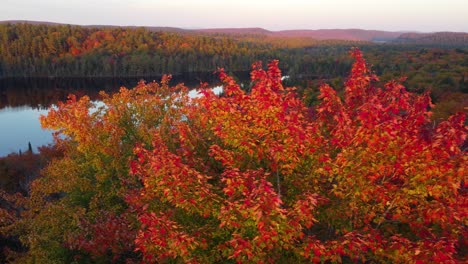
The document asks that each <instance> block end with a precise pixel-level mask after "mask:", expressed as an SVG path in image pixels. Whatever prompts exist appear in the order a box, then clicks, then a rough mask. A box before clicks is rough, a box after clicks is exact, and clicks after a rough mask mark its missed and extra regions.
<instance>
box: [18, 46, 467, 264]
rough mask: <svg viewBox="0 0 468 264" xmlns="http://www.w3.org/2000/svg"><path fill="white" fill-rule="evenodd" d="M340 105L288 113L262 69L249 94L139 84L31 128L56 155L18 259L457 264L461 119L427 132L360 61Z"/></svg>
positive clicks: (462, 220) (324, 100)
mask: <svg viewBox="0 0 468 264" xmlns="http://www.w3.org/2000/svg"><path fill="white" fill-rule="evenodd" d="M351 54H352V56H353V57H354V59H355V63H354V65H353V68H352V69H351V74H350V76H349V78H348V80H347V81H346V83H345V91H344V94H342V95H341V94H338V93H337V92H336V91H335V90H334V89H333V88H331V87H330V86H328V85H323V86H321V87H320V95H319V99H320V103H319V104H318V105H317V106H316V107H313V108H308V107H306V106H305V105H304V103H303V102H302V100H301V98H299V97H298V96H297V94H296V93H295V90H294V88H286V87H284V86H283V85H282V81H281V78H282V75H281V71H280V70H279V68H278V61H272V62H270V63H269V64H268V68H267V70H264V69H263V68H262V65H261V64H260V63H255V64H254V65H253V69H252V72H251V84H250V89H249V90H250V92H246V91H245V90H244V89H242V88H241V85H239V84H237V83H236V82H235V81H234V79H233V78H232V77H231V76H229V75H227V74H226V73H225V72H224V70H222V69H221V70H220V71H219V76H220V79H221V81H222V82H223V88H224V93H223V94H222V95H221V96H218V95H215V94H214V92H213V91H211V90H210V89H201V90H200V93H201V94H202V95H203V96H200V97H198V98H190V97H189V96H188V91H187V89H186V88H185V87H183V86H181V85H179V86H176V87H169V85H168V81H169V79H167V78H165V79H163V81H162V83H161V84H157V83H149V84H144V83H140V84H139V85H138V86H137V87H135V88H134V89H132V90H127V89H122V90H121V91H120V93H117V94H115V95H113V96H109V95H103V97H104V99H103V104H102V105H96V104H94V103H93V102H91V101H90V100H89V98H87V97H83V98H81V99H76V98H74V97H71V98H70V100H69V101H68V102H66V103H63V104H59V106H58V107H57V109H52V110H50V112H49V114H48V116H47V117H43V118H42V120H41V121H42V124H43V126H44V127H47V128H52V129H55V130H57V131H58V134H57V137H56V142H57V144H58V145H59V146H60V147H61V148H63V149H64V153H65V154H64V156H63V157H62V158H58V159H55V160H54V161H53V162H51V163H50V165H49V166H48V167H47V168H46V169H45V170H44V172H43V174H44V176H43V177H41V178H40V179H38V180H36V181H35V182H34V183H33V186H32V192H31V197H30V199H29V201H28V202H25V207H26V208H27V209H28V210H25V212H24V215H23V217H22V218H21V220H19V221H18V222H17V223H16V230H17V234H19V235H20V238H21V239H22V241H23V243H25V244H26V245H27V246H28V248H29V251H28V254H26V255H22V256H17V258H18V259H19V260H23V261H29V262H34V261H38V260H51V259H54V260H55V261H59V262H60V261H75V262H83V263H87V262H89V261H96V262H99V261H107V262H127V263H132V262H139V261H143V262H145V263H159V262H168V261H171V260H173V261H175V262H188V263H216V262H238V263H299V262H315V263H317V262H366V261H369V262H371V263H374V262H376V263H457V262H460V263H461V262H463V261H466V249H465V248H466V247H467V241H466V238H465V237H467V236H468V229H467V213H468V209H467V208H468V207H467V189H466V185H465V180H466V179H465V177H466V176H465V175H466V171H465V168H467V167H468V159H467V156H466V149H462V147H463V146H465V148H466V133H467V127H466V126H465V117H464V115H463V114H457V115H454V116H452V117H450V118H449V119H448V120H446V121H443V122H441V123H439V124H437V125H435V124H433V123H432V122H431V121H430V115H431V112H430V111H429V109H430V107H432V105H431V101H430V98H429V96H428V95H427V94H423V95H416V94H413V93H409V92H408V91H406V90H405V88H404V87H403V86H402V85H401V84H400V83H399V82H398V81H392V82H389V83H387V84H386V85H385V86H384V87H376V86H374V83H375V81H377V80H378V77H377V76H375V75H373V74H372V72H371V71H370V69H369V68H368V67H367V65H366V63H365V61H364V59H363V57H362V54H361V52H360V51H359V50H358V49H353V50H352V52H351Z"/></svg>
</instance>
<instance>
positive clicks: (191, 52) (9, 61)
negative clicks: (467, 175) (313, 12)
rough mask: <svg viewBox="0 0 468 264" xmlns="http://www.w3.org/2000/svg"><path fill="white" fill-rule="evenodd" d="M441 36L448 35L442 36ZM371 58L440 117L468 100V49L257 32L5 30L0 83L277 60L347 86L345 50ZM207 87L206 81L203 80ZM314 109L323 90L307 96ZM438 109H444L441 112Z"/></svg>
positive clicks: (299, 77) (305, 82) (313, 79)
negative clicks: (428, 100)
mask: <svg viewBox="0 0 468 264" xmlns="http://www.w3.org/2000/svg"><path fill="white" fill-rule="evenodd" d="M440 36H441V37H442V36H444V35H440ZM351 46H359V47H361V49H362V50H363V51H365V52H366V54H367V56H368V58H369V62H370V63H371V64H372V66H373V69H374V70H375V72H376V73H377V74H379V75H380V76H381V78H382V81H383V82H385V81H389V80H391V79H398V78H401V77H407V79H406V81H405V84H406V85H407V86H408V87H410V89H412V91H415V92H420V93H421V92H425V91H430V92H431V96H432V99H433V100H434V102H437V103H441V104H440V109H438V110H437V111H436V112H437V114H436V115H435V116H436V117H446V116H448V115H449V114H451V113H454V112H455V111H457V110H460V109H462V108H463V105H466V104H467V100H468V96H467V92H468V74H467V73H468V56H467V54H468V49H467V47H466V46H460V47H458V48H454V47H452V48H447V47H434V46H427V45H426V46H422V45H409V44H391V43H389V44H372V43H368V42H350V41H317V40H313V39H310V38H292V37H291V38H285V37H283V38H281V37H272V36H265V35H261V34H258V35H252V34H237V35H229V34H208V33H195V32H167V31H151V30H149V29H145V28H118V27H115V28H102V27H79V26H70V25H59V26H50V25H32V24H4V25H0V77H3V78H6V77H25V76H26V77H39V76H40V77H104V76H105V77H119V78H122V77H126V76H127V77H128V76H139V77H146V78H150V77H151V79H155V78H159V77H160V76H162V75H163V74H166V73H170V74H173V75H178V74H182V73H183V74H187V73H189V74H198V73H207V72H208V73H212V72H213V71H215V70H216V69H217V68H218V67H224V68H226V69H227V70H228V71H229V72H236V71H248V70H249V68H250V63H251V62H252V61H258V60H260V61H268V60H271V59H279V60H280V66H281V67H282V68H283V69H284V71H285V73H286V74H287V75H289V76H291V79H290V82H289V84H290V85H295V86H298V87H299V88H300V89H304V88H306V87H311V86H315V87H316V86H318V85H319V84H321V83H323V82H324V81H326V82H330V83H333V85H334V86H335V87H337V89H338V90H340V87H341V88H342V87H343V83H344V78H345V76H346V72H347V71H348V69H349V68H350V66H351V60H350V59H349V57H348V56H347V50H349V48H350V47H351ZM203 81H206V80H203ZM301 92H304V93H305V94H306V96H307V97H308V99H307V100H308V101H309V102H310V103H314V102H316V101H315V99H314V98H315V97H314V96H315V95H316V93H317V91H313V90H307V91H306V90H303V91H301ZM439 110H440V111H439Z"/></svg>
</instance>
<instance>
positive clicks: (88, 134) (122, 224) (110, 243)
mask: <svg viewBox="0 0 468 264" xmlns="http://www.w3.org/2000/svg"><path fill="white" fill-rule="evenodd" d="M168 82H169V78H164V79H163V80H162V82H161V84H158V83H154V82H153V83H148V84H144V83H143V82H142V83H140V84H138V86H137V87H135V88H134V89H131V90H128V89H125V88H121V90H120V92H119V93H117V94H114V95H112V96H109V95H107V94H104V93H103V94H102V102H92V101H90V99H89V98H88V97H87V96H85V97H82V98H80V99H77V98H76V97H75V96H70V98H69V100H68V101H67V102H65V103H59V104H58V105H57V107H56V108H53V109H51V110H50V111H49V113H48V115H47V116H43V117H41V123H42V125H43V127H44V128H49V129H54V130H55V131H56V132H55V141H56V145H57V147H58V148H60V149H61V150H63V153H64V154H63V157H61V158H56V159H54V160H52V162H50V163H49V164H48V166H46V168H45V169H44V170H43V172H42V174H43V176H42V177H40V178H39V179H37V180H36V181H34V182H33V184H32V186H31V191H30V197H29V199H28V200H27V202H26V203H25V205H24V207H25V208H26V209H27V210H25V211H24V212H23V215H22V218H21V220H20V221H18V222H16V224H15V227H14V229H16V231H15V232H16V234H17V235H19V237H20V239H21V241H22V242H23V244H25V246H27V247H28V252H27V254H25V255H24V256H16V258H17V261H19V262H22V263H55V262H57V263H70V262H73V261H79V262H83V263H89V262H91V261H93V262H94V261H97V262H102V261H110V260H112V261H114V262H118V261H123V260H125V259H134V258H137V257H138V255H137V254H135V253H134V252H133V247H134V237H135V234H136V230H137V227H138V225H136V223H137V222H136V221H135V220H134V219H135V217H134V216H133V215H132V214H131V212H129V211H128V206H127V204H126V202H125V196H126V195H127V192H129V191H130V190H132V189H134V188H139V187H140V184H139V182H138V181H135V180H134V177H128V175H129V167H128V161H129V159H131V158H133V147H134V146H135V144H136V143H140V144H142V143H144V142H148V144H150V143H151V141H152V137H153V134H154V133H157V134H158V135H160V136H161V137H164V135H168V136H169V135H170V129H171V126H172V125H171V122H172V119H180V118H177V116H178V114H177V113H178V112H179V110H177V108H178V106H179V105H181V104H183V100H184V98H185V97H187V89H186V88H185V87H183V86H182V85H179V86H176V87H169V85H168ZM187 98H188V97H187Z"/></svg>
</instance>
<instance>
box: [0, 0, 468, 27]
mask: <svg viewBox="0 0 468 264" xmlns="http://www.w3.org/2000/svg"><path fill="white" fill-rule="evenodd" d="M0 6H1V9H0V21H1V20H34V21H49V22H58V23H66V24H77V25H118V26H167V27H180V28H188V29H195V28H226V27H228V28H233V27H234V28H241V27H261V28H265V29H268V30H286V29H330V28H341V29H345V28H361V29H375V30H388V31H420V32H435V31H459V32H468V0H444V1H436V0H392V1H383V0H381V1H379V0H281V1H278V0H235V1H228V0H0Z"/></svg>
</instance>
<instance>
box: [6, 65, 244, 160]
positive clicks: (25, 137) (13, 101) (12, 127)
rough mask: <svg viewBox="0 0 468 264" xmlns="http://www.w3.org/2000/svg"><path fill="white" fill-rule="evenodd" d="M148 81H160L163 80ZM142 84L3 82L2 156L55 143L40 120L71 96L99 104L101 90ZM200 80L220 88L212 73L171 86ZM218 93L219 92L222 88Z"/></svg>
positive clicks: (123, 81) (80, 80) (133, 80)
mask: <svg viewBox="0 0 468 264" xmlns="http://www.w3.org/2000/svg"><path fill="white" fill-rule="evenodd" d="M237 74H239V75H240V76H242V78H244V79H247V77H248V75H245V73H237ZM210 75H211V76H210ZM200 76H202V77H200ZM145 79H146V80H151V81H152V80H160V77H156V78H145ZM139 80H141V78H139V77H134V78H122V79H116V78H97V79H96V78H88V79H86V78H85V79H83V78H67V79H58V78H22V79H17V78H14V79H13V78H12V79H8V78H7V79H0V156H5V155H8V154H10V153H12V152H16V153H18V152H19V151H20V150H21V151H22V152H24V151H26V150H27V149H28V143H31V145H32V147H33V151H34V152H36V151H37V147H40V146H42V145H47V144H50V143H52V141H53V140H52V131H48V130H43V129H42V128H41V125H40V123H39V117H40V116H41V115H45V114H47V112H48V110H47V109H48V108H49V107H51V106H53V105H54V104H56V102H58V101H64V100H66V98H67V96H68V95H69V94H71V93H72V94H75V95H77V96H78V97H80V96H83V95H88V96H90V98H91V99H92V100H96V99H98V94H99V91H101V90H103V91H105V92H107V93H114V92H117V91H118V89H119V88H120V87H122V86H125V87H127V88H131V87H134V86H136V84H137V83H138V81H139ZM201 80H203V81H206V82H208V83H211V84H212V85H213V86H216V85H219V82H218V81H216V76H213V75H212V73H209V74H208V73H207V74H205V75H194V74H192V75H191V76H187V75H181V76H175V77H174V78H173V80H172V81H171V85H175V84H177V83H181V82H183V83H184V84H185V85H186V86H188V87H192V88H196V87H199V84H200V81H201ZM215 91H217V92H219V91H220V87H218V88H217V89H216V90H215ZM191 96H197V95H196V92H194V91H193V92H191Z"/></svg>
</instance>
